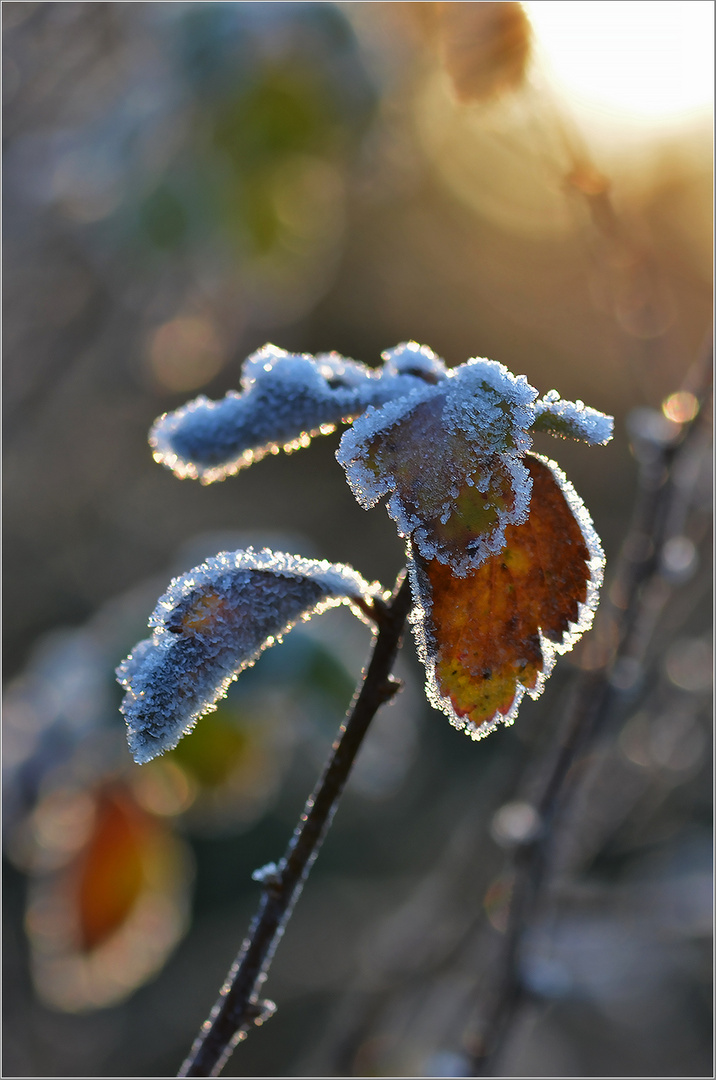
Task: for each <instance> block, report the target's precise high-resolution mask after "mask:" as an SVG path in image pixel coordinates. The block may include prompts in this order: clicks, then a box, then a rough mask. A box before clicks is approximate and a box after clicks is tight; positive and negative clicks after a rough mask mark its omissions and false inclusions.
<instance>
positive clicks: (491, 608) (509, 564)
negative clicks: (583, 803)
mask: <svg viewBox="0 0 716 1080" xmlns="http://www.w3.org/2000/svg"><path fill="white" fill-rule="evenodd" d="M526 461H527V464H528V465H529V468H530V471H531V472H532V474H533V477H534V490H533V497H532V508H531V511H530V516H529V518H528V519H527V521H526V522H524V523H522V524H520V525H512V526H509V527H508V528H507V530H506V543H505V547H504V549H503V550H502V551H501V552H500V553H498V554H496V555H493V556H492V557H491V559H489V560H488V561H486V562H485V563H484V564H483V565H481V566H480V567H478V568H477V569H476V570H473V571H471V572H470V574H469V575H467V576H466V577H464V578H458V577H457V575H455V574H453V572H452V570H451V569H450V568H449V567H445V566H443V565H441V564H440V563H438V562H437V560H432V561H431V560H426V559H424V558H423V557H422V556H421V555H420V553H419V551H418V550H417V549H414V548H413V547H412V546H411V545H410V544H409V545H408V555H409V558H410V562H409V572H410V582H411V586H412V591H413V600H414V607H413V613H412V615H411V621H412V623H413V631H414V635H415V640H416V644H417V650H418V655H419V657H420V659H421V661H422V663H423V664H424V666H425V670H426V693H427V696H428V699H429V701H430V702H431V704H432V705H433V706H434V707H435V708H437V709H440V710H442V711H443V712H444V713H445V714H446V715H447V716H448V717H449V719H450V722H451V724H453V726H454V727H456V728H458V729H460V730H464V731H465V732H466V733H467V734H468V735H470V737H471V738H473V739H482V738H484V737H485V736H486V735H488V734H489V733H490V732H491V731H493V730H494V729H495V727H496V726H497V725H498V724H499V723H503V724H508V725H509V724H512V723H513V722H514V720H515V717H516V716H517V712H518V710H519V706H520V702H521V701H522V698H523V697H524V694H525V693H527V694H529V696H530V697H532V698H537V697H539V695H540V694H541V693H542V690H543V689H544V685H545V682H546V680H547V678H548V677H549V675H550V673H551V671H552V669H553V667H554V664H555V662H556V659H557V656H558V655H560V654H562V653H565V652H568V651H569V650H570V649H571V648H572V647H573V646H574V645H575V643H576V642H577V641H578V640H579V638H580V637H581V635H582V634H583V633H584V632H585V630H587V629H588V628H589V626H590V625H591V623H592V619H593V617H594V612H595V610H596V608H597V603H598V594H599V588H600V586H601V583H602V578H603V574H604V554H603V551H602V547H601V544H600V541H599V537H598V536H597V534H596V532H595V530H594V527H593V525H592V521H591V518H590V516H589V514H588V512H587V510H586V508H585V506H584V503H583V502H582V500H581V499H580V497H579V496H578V495H577V493H576V491H575V490H574V488H573V487H572V485H571V484H570V483H569V481H568V480H567V478H566V477H565V475H564V473H563V472H562V471H561V470H560V469H559V467H558V466H557V465H556V464H555V463H554V462H552V461H549V460H548V459H547V458H543V457H541V456H539V455H536V454H530V455H528V456H527V459H526Z"/></svg>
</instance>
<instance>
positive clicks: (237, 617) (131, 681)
mask: <svg viewBox="0 0 716 1080" xmlns="http://www.w3.org/2000/svg"><path fill="white" fill-rule="evenodd" d="M378 595H381V589H380V586H379V585H378V584H375V583H374V584H373V585H369V584H368V583H367V582H366V581H364V580H363V578H362V577H361V576H360V574H358V573H356V571H355V570H353V569H351V568H350V567H347V566H341V565H338V564H332V563H329V562H326V561H316V560H313V559H302V558H299V557H298V556H293V555H286V554H283V553H282V552H272V551H269V550H268V549H267V548H264V549H263V550H262V551H254V549H253V548H248V549H247V550H246V551H234V552H222V553H221V554H219V555H216V556H214V557H213V558H211V559H207V560H206V562H204V563H202V564H201V565H200V566H197V567H195V568H194V569H193V570H190V571H188V573H186V574H183V575H182V576H181V577H178V578H175V579H174V580H173V581H172V582H171V584H170V586H169V589H168V590H167V592H166V593H165V594H164V595H163V596H162V597H161V598H160V600H159V602H158V604H157V607H156V609H155V611H154V613H153V615H152V617H151V619H150V621H149V625H150V626H153V627H154V633H153V635H152V637H151V638H147V639H145V640H144V641H140V642H139V644H138V645H137V646H136V647H135V648H134V650H133V651H132V652H131V654H130V655H129V656H128V657H127V659H126V660H124V662H123V663H122V664H121V665H120V666H119V667H118V668H117V678H118V680H119V682H120V683H121V684H122V686H123V687H124V689H125V691H126V693H125V696H124V700H123V702H122V706H121V711H122V712H123V713H124V717H125V719H126V722H127V728H128V735H127V737H128V741H129V746H130V749H131V751H132V753H133V755H134V758H135V761H138V762H146V761H149V760H151V758H153V757H156V756H157V755H158V754H161V753H163V752H164V751H165V750H170V749H171V748H172V747H174V746H176V744H177V743H178V741H179V739H180V738H181V737H182V735H185V734H186V733H187V732H188V731H190V730H191V729H192V727H193V726H194V724H195V723H196V721H197V719H198V718H199V717H200V716H202V715H203V714H204V713H206V712H209V711H211V710H212V709H213V708H214V707H215V703H216V701H217V700H218V699H219V698H221V697H223V696H224V695H225V694H226V691H227V689H228V687H229V684H230V683H231V682H232V681H233V680H234V679H235V678H236V676H237V675H238V674H239V672H241V671H243V669H244V668H246V667H249V666H250V665H251V664H253V663H254V662H255V660H256V659H257V658H258V656H259V655H260V653H261V652H262V651H263V650H264V649H266V648H268V646H269V645H273V644H274V643H275V642H276V641H280V640H281V636H282V635H283V634H285V633H286V632H287V631H288V630H290V629H291V628H292V627H293V626H294V625H295V624H296V622H297V621H298V620H299V619H308V618H310V617H311V616H312V615H315V614H318V613H320V612H322V611H325V610H326V609H327V608H330V607H335V606H337V605H338V604H344V603H348V604H352V606H353V610H354V611H355V613H356V614H357V615H359V617H361V618H363V617H364V615H363V613H362V612H361V610H360V608H359V607H358V606H356V605H357V602H362V601H366V600H369V599H371V598H372V597H375V596H378Z"/></svg>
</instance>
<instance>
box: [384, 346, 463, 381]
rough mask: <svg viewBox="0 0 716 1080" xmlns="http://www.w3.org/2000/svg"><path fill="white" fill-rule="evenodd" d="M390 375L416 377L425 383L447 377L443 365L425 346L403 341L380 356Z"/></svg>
mask: <svg viewBox="0 0 716 1080" xmlns="http://www.w3.org/2000/svg"><path fill="white" fill-rule="evenodd" d="M380 355H381V357H382V358H383V360H384V361H385V370H386V371H387V372H388V374H390V375H416V376H417V377H418V378H421V379H423V380H424V381H425V382H427V383H437V382H441V381H442V380H443V379H446V378H447V376H448V371H447V368H446V367H445V363H444V361H443V360H441V358H440V357H439V356H436V355H435V353H434V352H433V350H432V349H431V348H429V347H428V346H427V345H418V343H417V341H404V342H403V343H402V344H401V345H396V346H395V347H394V348H393V349H386V350H385V352H384V353H381V354H380Z"/></svg>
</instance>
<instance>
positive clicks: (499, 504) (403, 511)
mask: <svg viewBox="0 0 716 1080" xmlns="http://www.w3.org/2000/svg"><path fill="white" fill-rule="evenodd" d="M536 397H537V391H536V390H535V389H534V387H532V386H530V384H529V383H528V382H527V380H526V379H525V377H524V376H523V375H520V376H519V377H517V378H515V376H513V375H511V374H510V372H509V371H508V370H507V368H505V367H504V366H503V365H502V364H498V363H496V362H495V361H492V360H482V359H477V360H470V361H468V363H466V364H462V365H461V366H460V367H458V368H456V369H454V370H453V371H451V372H449V373H448V376H447V377H446V378H444V379H442V380H440V381H439V382H437V384H436V385H433V386H430V385H428V386H423V387H422V388H419V389H416V390H415V391H413V393H412V394H410V395H409V396H408V397H406V398H401V399H399V400H397V401H391V402H388V403H387V404H385V405H383V406H382V407H381V408H370V409H368V410H367V412H365V413H364V414H363V415H362V416H360V417H359V418H358V419H357V420H355V421H354V423H353V427H352V428H351V429H350V430H348V431H347V432H346V433H345V434H344V435H343V438H342V439H341V443H340V447H339V449H338V453H337V455H336V457H337V458H338V461H339V462H340V463H341V465H343V467H344V469H345V470H346V476H347V478H348V483H349V484H350V486H351V489H352V491H353V494H354V495H355V497H356V498H357V500H358V502H359V503H360V504H361V505H362V506H364V507H366V508H369V507H371V506H374V505H375V503H376V502H377V501H378V500H379V499H380V498H381V497H382V496H383V495H390V498H389V501H388V504H387V508H388V513H389V514H390V516H391V517H392V518H393V519H394V520H395V522H396V523H397V525H398V531H399V532H400V534H401V536H406V537H407V536H410V538H411V540H412V542H413V543H414V544H415V546H416V547H417V549H418V551H420V553H421V554H422V555H423V556H424V557H425V558H437V559H438V560H439V561H440V562H443V563H446V564H449V565H451V566H452V567H453V569H454V570H455V571H456V573H458V574H460V575H462V574H464V573H466V572H467V571H468V570H469V569H470V568H474V567H476V566H478V565H480V563H481V562H483V561H484V559H485V558H487V557H488V555H489V554H491V553H493V552H495V551H499V549H500V548H501V546H502V545H503V543H504V530H505V527H506V525H508V524H517V523H519V522H521V521H524V520H525V518H526V516H527V512H528V508H529V497H530V490H531V481H530V477H529V474H528V472H527V470H526V469H525V467H524V465H523V464H522V461H521V458H522V456H523V455H524V453H525V452H526V451H527V450H528V449H529V448H530V445H531V438H530V436H529V434H528V433H527V429H528V428H530V427H531V426H532V423H533V421H534V407H533V402H534V400H535V398H536ZM466 486H467V487H469V488H474V489H475V490H477V491H478V492H480V493H481V495H484V501H483V502H482V504H481V505H480V506H479V507H478V508H477V509H478V510H479V514H477V515H476V509H475V501H474V500H470V504H471V505H470V508H469V513H468V512H467V509H466V506H465V507H463V506H462V504H461V499H462V500H463V502H465V500H464V498H463V496H464V492H465V488H466ZM478 519H479V520H478Z"/></svg>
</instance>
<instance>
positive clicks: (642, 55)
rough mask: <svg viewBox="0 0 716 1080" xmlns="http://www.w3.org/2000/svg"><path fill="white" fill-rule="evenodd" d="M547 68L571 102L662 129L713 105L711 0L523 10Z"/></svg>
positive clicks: (539, 1) (545, 3)
mask: <svg viewBox="0 0 716 1080" xmlns="http://www.w3.org/2000/svg"><path fill="white" fill-rule="evenodd" d="M524 6H525V8H526V10H527V13H528V15H529V18H530V21H531V23H532V25H533V27H534V31H535V35H536V38H537V42H538V48H539V49H540V50H541V52H542V54H543V56H544V58H545V60H546V61H547V62H548V64H549V65H550V67H551V68H552V71H553V73H554V75H555V76H556V78H557V80H558V81H559V82H560V83H561V84H562V86H563V88H564V89H565V90H566V91H567V93H568V94H569V95H570V97H571V98H572V99H573V100H576V101H578V102H579V103H580V104H582V105H583V106H586V107H587V108H590V109H592V110H597V111H601V112H603V113H608V114H610V115H611V116H614V114H620V115H621V116H622V117H623V118H625V119H633V120H640V121H647V122H651V123H657V124H659V123H664V122H668V121H670V120H673V119H674V118H677V117H681V118H683V117H685V115H686V114H689V113H694V112H697V111H698V112H703V111H704V110H705V109H707V108H708V107H709V105H710V104H711V103H712V102H713V80H714V48H713V37H714V5H713V4H712V3H711V2H710V0H678V2H673V0H652V2H651V3H648V4H647V3H644V2H643V0H596V2H595V0H580V2H579V3H565V2H564V0H559V2H553V0H535V2H533V3H525V5H524Z"/></svg>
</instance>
